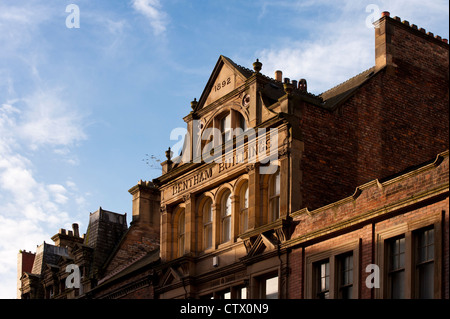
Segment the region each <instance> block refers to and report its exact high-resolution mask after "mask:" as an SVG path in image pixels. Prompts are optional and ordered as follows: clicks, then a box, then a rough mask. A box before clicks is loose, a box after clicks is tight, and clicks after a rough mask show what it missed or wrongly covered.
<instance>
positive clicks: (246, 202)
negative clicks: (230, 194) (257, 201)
mask: <svg viewBox="0 0 450 319" xmlns="http://www.w3.org/2000/svg"><path fill="white" fill-rule="evenodd" d="M243 207H244V208H248V187H245V191H244V198H243Z"/></svg>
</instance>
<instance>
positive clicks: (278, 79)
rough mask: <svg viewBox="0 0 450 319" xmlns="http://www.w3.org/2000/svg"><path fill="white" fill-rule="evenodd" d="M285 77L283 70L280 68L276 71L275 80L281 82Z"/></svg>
mask: <svg viewBox="0 0 450 319" xmlns="http://www.w3.org/2000/svg"><path fill="white" fill-rule="evenodd" d="M282 78H283V72H281V71H280V70H277V71H275V80H277V81H278V82H281V81H282Z"/></svg>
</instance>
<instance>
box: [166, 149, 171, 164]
mask: <svg viewBox="0 0 450 319" xmlns="http://www.w3.org/2000/svg"><path fill="white" fill-rule="evenodd" d="M172 153H173V152H172V151H171V150H170V147H169V149H168V150H167V151H166V158H167V161H170V160H171V158H172Z"/></svg>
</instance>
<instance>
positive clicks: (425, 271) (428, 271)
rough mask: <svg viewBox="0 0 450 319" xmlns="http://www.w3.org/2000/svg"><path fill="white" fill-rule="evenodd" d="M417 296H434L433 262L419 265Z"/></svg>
mask: <svg viewBox="0 0 450 319" xmlns="http://www.w3.org/2000/svg"><path fill="white" fill-rule="evenodd" d="M419 298H421V299H432V298H434V263H433V262H429V263H426V264H424V265H422V266H420V267H419Z"/></svg>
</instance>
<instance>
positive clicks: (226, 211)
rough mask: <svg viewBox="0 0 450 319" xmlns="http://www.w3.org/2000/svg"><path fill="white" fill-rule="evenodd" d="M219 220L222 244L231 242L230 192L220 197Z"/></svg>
mask: <svg viewBox="0 0 450 319" xmlns="http://www.w3.org/2000/svg"><path fill="white" fill-rule="evenodd" d="M220 211H221V219H222V223H221V224H222V243H226V242H228V241H230V240H231V192H230V191H226V192H225V193H224V194H223V195H222V202H221V209H220Z"/></svg>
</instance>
